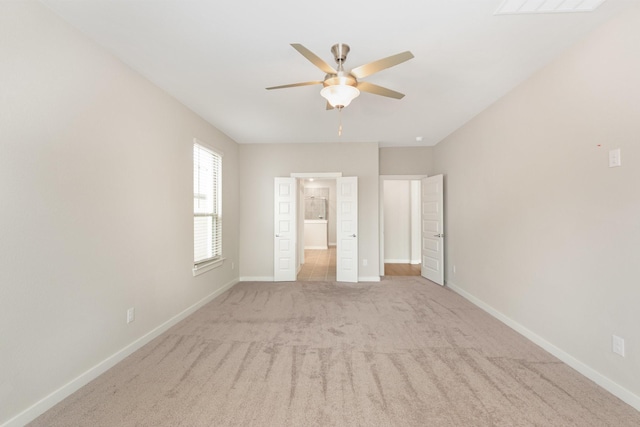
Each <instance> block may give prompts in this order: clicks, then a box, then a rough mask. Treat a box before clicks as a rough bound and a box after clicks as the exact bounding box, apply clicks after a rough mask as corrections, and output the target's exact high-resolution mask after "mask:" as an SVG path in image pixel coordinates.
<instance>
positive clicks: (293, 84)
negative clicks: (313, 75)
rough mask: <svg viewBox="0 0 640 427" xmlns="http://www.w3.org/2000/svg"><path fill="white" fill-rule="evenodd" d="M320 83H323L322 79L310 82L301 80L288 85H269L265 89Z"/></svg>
mask: <svg viewBox="0 0 640 427" xmlns="http://www.w3.org/2000/svg"><path fill="white" fill-rule="evenodd" d="M322 83H324V82H323V81H322V80H315V81H312V82H302V83H291V84H289V85H282V86H271V87H268V88H267V90H271V89H285V88H288V87H298V86H309V85H321V84H322Z"/></svg>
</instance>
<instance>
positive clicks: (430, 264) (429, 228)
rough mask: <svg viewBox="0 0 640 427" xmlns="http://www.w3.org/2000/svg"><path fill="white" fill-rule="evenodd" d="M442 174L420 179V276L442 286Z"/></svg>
mask: <svg viewBox="0 0 640 427" xmlns="http://www.w3.org/2000/svg"><path fill="white" fill-rule="evenodd" d="M442 178H443V177H442V175H434V176H430V177H428V178H423V179H422V182H421V184H422V190H421V204H422V212H421V220H422V228H421V233H422V235H421V241H422V277H425V278H427V279H429V280H431V281H432V282H435V283H437V284H438V285H441V286H444V234H443V233H444V215H443V214H444V203H443V202H444V196H443V185H442V184H443V179H442Z"/></svg>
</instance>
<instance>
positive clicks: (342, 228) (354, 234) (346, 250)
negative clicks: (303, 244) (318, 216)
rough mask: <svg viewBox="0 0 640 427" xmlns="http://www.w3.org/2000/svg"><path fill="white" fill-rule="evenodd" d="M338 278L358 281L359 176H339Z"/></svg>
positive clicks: (339, 280)
mask: <svg viewBox="0 0 640 427" xmlns="http://www.w3.org/2000/svg"><path fill="white" fill-rule="evenodd" d="M336 189H337V191H336V193H337V218H336V240H337V242H336V258H337V259H336V280H337V281H338V282H357V281H358V177H357V176H350V177H343V178H337V180H336Z"/></svg>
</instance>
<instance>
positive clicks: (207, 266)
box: [191, 258, 226, 276]
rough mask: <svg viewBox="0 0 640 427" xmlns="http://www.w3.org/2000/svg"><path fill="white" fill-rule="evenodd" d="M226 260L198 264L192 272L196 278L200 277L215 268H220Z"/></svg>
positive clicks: (220, 259)
mask: <svg viewBox="0 0 640 427" xmlns="http://www.w3.org/2000/svg"><path fill="white" fill-rule="evenodd" d="M225 260H226V258H216V259H212V260H211V261H209V262H206V263H202V264H198V265H194V266H193V269H192V270H191V271H192V272H193V275H194V276H199V275H201V274H202V273H205V272H207V271H209V270H213V269H214V268H218V267H220V266H221V265H222V264H223V263H224V261H225Z"/></svg>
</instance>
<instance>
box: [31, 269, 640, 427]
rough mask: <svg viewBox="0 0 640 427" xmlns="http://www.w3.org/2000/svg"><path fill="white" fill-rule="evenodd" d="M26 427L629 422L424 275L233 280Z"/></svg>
mask: <svg viewBox="0 0 640 427" xmlns="http://www.w3.org/2000/svg"><path fill="white" fill-rule="evenodd" d="M33 425H34V426H534V425H535V426H639V425H640V413H639V412H638V411H636V410H635V409H633V408H632V407H630V406H628V405H626V404H625V403H623V402H622V401H620V400H619V399H617V398H616V397H614V396H612V395H611V394H609V393H608V392H606V391H605V390H603V389H602V388H600V387H598V386H597V385H595V384H594V383H592V382H591V381H589V380H588V379H586V378H585V377H583V376H581V375H580V374H578V373H577V372H575V371H574V370H572V369H571V368H569V367H568V366H567V365H565V364H564V363H561V362H560V361H558V360H557V359H556V358H554V357H553V356H551V355H549V354H548V353H546V352H545V351H543V350H542V349H540V348H539V347H537V346H536V345H534V344H532V343H531V342H529V341H528V340H526V339H525V338H523V337H522V336H520V335H518V334H517V333H516V332H514V331H513V330H511V329H509V328H508V327H506V326H504V325H503V324H501V323H500V322H498V321H497V320H495V319H493V318H492V317H490V316H489V315H487V314H486V313H484V312H482V311H481V310H479V309H478V308H476V307H474V306H473V305H471V304H470V303H469V302H467V301H466V300H464V299H463V298H461V297H460V296H458V295H456V294H455V293H453V292H451V291H449V290H447V289H445V288H441V287H439V286H437V285H435V284H433V283H431V282H429V281H427V280H425V279H423V278H420V277H411V278H392V279H391V278H385V279H384V280H383V281H382V282H381V283H366V284H364V283H363V284H341V283H335V282H295V283H254V282H247V283H239V284H238V285H236V286H235V287H234V288H232V289H231V290H229V291H228V292H226V293H225V294H223V295H221V296H220V297H218V298H217V299H216V300H214V301H213V302H211V303H210V304H208V305H207V306H205V307H204V308H202V309H201V310H199V311H198V312H196V313H195V314H194V315H192V316H191V317H189V318H188V319H186V320H185V321H183V322H181V323H180V324H178V325H176V326H175V327H173V328H172V329H171V330H169V331H168V332H167V333H165V334H163V335H162V336H160V337H158V338H157V339H155V340H154V341H152V342H151V343H149V344H148V345H147V346H145V347H144V348H142V349H141V350H139V351H137V352H136V353H134V354H133V355H131V356H130V357H128V358H127V359H125V360H124V361H123V362H121V363H120V364H118V365H117V366H116V367H114V368H113V369H111V370H110V371H108V372H107V373H105V374H104V375H102V376H101V377H99V378H97V379H96V380H95V381H93V382H92V383H90V384H88V385H87V386H85V387H83V388H82V389H80V390H79V391H78V392H76V393H75V394H73V395H71V396H70V397H68V398H67V399H65V400H64V401H62V402H61V403H60V404H58V405H57V406H55V407H54V408H52V409H51V410H50V411H48V412H47V413H45V414H44V415H42V416H41V417H40V418H38V419H37V420H35V421H34V422H33Z"/></svg>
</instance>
